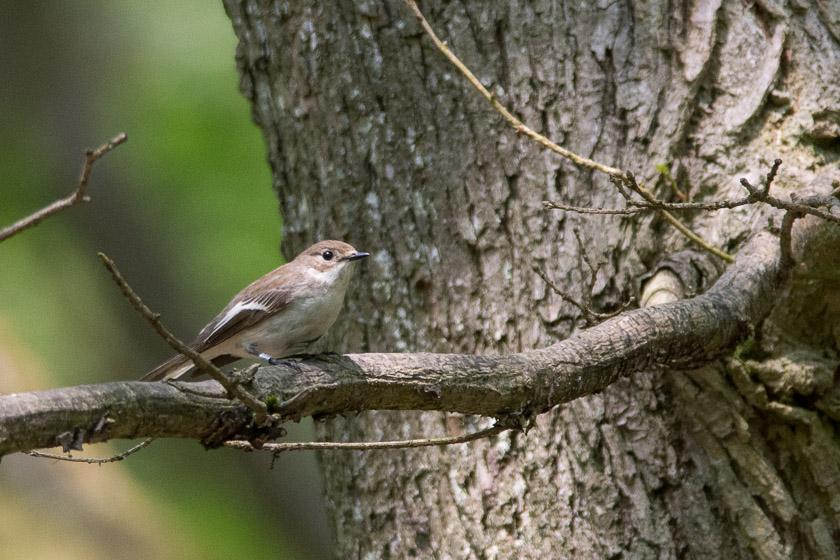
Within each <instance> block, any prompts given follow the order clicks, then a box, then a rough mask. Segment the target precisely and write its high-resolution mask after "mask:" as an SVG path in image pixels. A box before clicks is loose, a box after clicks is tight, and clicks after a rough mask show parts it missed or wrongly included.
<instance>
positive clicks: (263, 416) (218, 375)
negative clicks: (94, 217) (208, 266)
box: [99, 253, 271, 425]
mask: <svg viewBox="0 0 840 560" xmlns="http://www.w3.org/2000/svg"><path fill="white" fill-rule="evenodd" d="M99 258H100V259H102V262H103V264H104V265H105V268H107V269H108V271H109V272H110V273H111V276H113V278H114V281H115V282H116V283H117V285H118V286H119V287H120V289H121V290H122V293H123V294H124V295H125V297H126V298H128V300H129V301H130V302H131V305H133V306H134V309H136V310H137V311H138V312H139V313H140V314H141V315H142V316H143V317H144V318H145V319H146V320H147V321H148V322H149V324H151V325H152V328H153V329H155V332H157V333H158V334H159V335H160V336H161V338H163V339H164V340H165V341H166V343H167V344H169V346H171V347H172V349H174V350H175V351H176V352H178V353H180V354H182V355H184V356H186V357H187V358H189V359H190V360H192V362H193V364H195V366H196V367H197V368H198V369H200V370H202V371H204V372H206V373H208V374H209V375H210V377H212V378H213V379H215V380H216V381H218V382H219V384H220V385H221V386H222V387H224V388H225V390H227V392H228V393H229V394H230V395H232V396H234V397H236V398H237V399H239V400H240V401H242V402H243V404H245V406H247V407H248V408H250V409H251V410H253V411H254V414H256V421H257V423H258V424H260V425H265V424H266V423H268V422H270V421H271V420H270V418H271V417H270V416H269V414H268V408H267V407H266V405H265V403H263V402H260V401H259V400H257V399H256V398H255V397H254V396H253V395H251V393H249V392H248V391H246V390H245V389H243V388H242V386H241V385H239V383H237V382H235V381H233V380H231V379H228V377H227V376H226V375H225V374H224V372H222V370H220V369H219V368H218V367H216V366H215V365H214V364H213V363H212V362H210V361H208V360H206V359H205V358H204V357H203V356H202V355H201V354H199V353H198V352H196V351H195V350H193V349H192V348H190V347H189V346H187V345H186V344H184V343H183V342H181V341H180V340H178V339H177V338H175V335H173V334H172V333H171V332H169V330H167V329H166V327H164V326H163V324H162V323H161V321H160V314H158V313H153V312H152V310H151V309H149V308H148V307H146V304H144V303H143V301H142V300H141V299H140V296H138V295H137V294H136V293H135V292H134V290H133V289H131V286H129V285H128V282H126V280H125V278H123V276H122V275H121V274H120V271H119V270H117V265H115V264H114V261H112V260H111V259H109V258H108V257H107V256H106V255H105V253H99Z"/></svg>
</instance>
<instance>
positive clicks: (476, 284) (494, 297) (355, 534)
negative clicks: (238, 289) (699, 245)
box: [225, 0, 840, 558]
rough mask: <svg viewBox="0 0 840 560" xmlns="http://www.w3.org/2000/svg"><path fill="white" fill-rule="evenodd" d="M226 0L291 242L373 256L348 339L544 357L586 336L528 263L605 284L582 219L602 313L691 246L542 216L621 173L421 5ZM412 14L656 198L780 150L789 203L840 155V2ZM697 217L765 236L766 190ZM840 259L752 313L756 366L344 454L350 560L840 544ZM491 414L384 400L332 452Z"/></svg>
mask: <svg viewBox="0 0 840 560" xmlns="http://www.w3.org/2000/svg"><path fill="white" fill-rule="evenodd" d="M225 5H226V8H227V10H228V13H229V15H230V17H231V20H232V22H233V25H234V29H235V30H236V33H237V35H238V36H239V38H240V46H239V50H238V63H239V67H240V70H241V73H242V83H241V87H242V90H243V92H244V93H245V95H246V96H248V98H249V99H251V101H252V102H253V114H254V118H255V120H256V122H257V123H258V124H259V126H261V127H262V129H263V131H264V134H265V139H266V144H267V152H268V160H269V162H270V164H271V166H272V169H273V172H274V186H275V188H276V190H277V193H278V197H279V200H280V209H281V213H282V215H283V218H284V224H285V237H284V246H285V249H286V254H288V255H292V254H296V253H297V252H298V251H299V250H301V249H302V248H304V247H306V246H307V245H308V244H309V243H311V242H313V241H314V240H316V239H318V238H342V239H347V240H348V241H350V242H351V243H353V244H354V245H355V246H356V247H359V248H360V249H364V250H367V251H370V252H371V253H372V254H373V257H372V258H371V259H370V262H369V263H367V266H363V267H360V274H359V276H360V279H359V280H360V281H357V282H355V283H354V285H353V287H352V288H351V289H352V291H353V292H354V293H352V294H351V295H350V297H348V304H347V307H348V309H347V312H346V313H345V314H344V315H343V316H342V318H341V319H340V320H339V324H338V325H337V326H336V328H334V329H333V331H332V334H331V335H330V337H331V340H330V346H331V348H332V349H335V350H342V351H390V352H394V351H432V352H463V353H475V354H500V353H509V352H516V351H521V350H526V349H531V348H539V347H542V346H546V345H548V344H550V343H551V342H552V341H555V340H557V339H558V338H564V337H566V336H568V335H569V334H570V333H572V332H574V331H575V330H576V329H578V328H580V327H582V326H583V324H582V320H581V319H580V317H579V314H578V313H577V311H576V310H575V309H574V308H572V307H570V306H569V305H568V304H565V303H564V302H563V301H562V300H561V299H560V298H559V297H558V296H557V295H555V294H553V293H552V291H551V290H549V289H548V288H547V287H546V285H545V283H544V282H543V281H542V280H541V279H540V278H539V277H538V276H537V275H536V274H535V273H534V272H533V270H532V266H533V265H537V266H540V267H541V268H543V269H545V270H547V271H548V274H549V276H550V277H551V278H552V279H553V280H554V282H556V283H557V284H560V285H561V286H563V287H564V289H566V290H567V291H571V292H574V291H576V290H577V291H581V290H584V289H585V286H586V285H587V282H588V277H587V274H588V270H587V268H586V267H585V266H583V265H582V262H581V247H579V246H578V243H577V242H576V240H575V237H574V235H573V231H574V229H575V228H579V230H580V236H581V238H582V240H583V241H584V245H585V250H586V252H587V254H588V255H589V256H590V257H591V258H593V259H595V260H597V261H599V262H601V263H603V266H602V267H601V269H600V271H599V273H598V277H597V281H596V283H595V288H594V294H593V296H594V301H595V303H596V304H597V305H598V306H599V307H602V308H611V307H615V306H617V305H619V304H620V303H621V302H622V301H624V300H625V299H627V298H628V297H629V296H630V295H632V294H633V293H634V291H635V290H636V287H637V286H638V283H639V278H640V276H641V275H642V274H643V273H645V272H646V271H648V270H650V269H651V268H652V267H653V265H654V264H655V262H656V261H657V260H658V259H660V258H661V257H663V256H666V255H668V254H669V253H670V252H672V251H675V250H678V249H680V248H682V247H683V246H684V245H685V241H684V239H683V238H682V237H680V236H678V235H677V234H675V232H674V231H673V230H672V229H670V228H669V227H668V226H667V225H666V224H665V223H663V222H661V221H660V220H658V219H655V218H654V217H647V218H640V217H632V218H620V217H609V216H608V217H599V216H585V217H581V216H579V215H575V214H570V213H564V212H561V211H547V210H546V209H545V208H543V206H542V204H541V203H542V201H543V200H545V199H557V200H562V201H563V202H565V203H568V204H573V205H579V206H607V207H610V206H620V205H621V203H620V202H619V200H618V197H617V196H616V193H615V191H614V189H613V187H612V185H610V183H609V181H608V180H607V177H605V176H603V175H600V174H597V173H593V172H590V171H587V170H581V169H577V168H575V167H574V166H573V165H571V164H569V163H568V162H566V161H563V160H562V159H560V158H559V157H558V156H556V155H554V154H551V153H548V152H547V151H545V150H543V149H541V148H540V147H539V146H538V145H536V144H535V143H533V142H532V141H530V140H528V139H527V138H523V137H518V136H517V135H516V134H514V133H513V132H512V130H511V129H510V127H509V125H507V124H506V123H505V122H504V121H503V120H502V119H501V118H500V117H499V115H498V114H496V113H494V112H493V110H492V108H491V107H489V105H487V104H486V102H485V101H484V100H483V99H481V98H480V97H479V96H478V95H477V94H476V93H475V92H474V91H472V90H471V89H470V88H469V86H468V84H467V83H466V81H465V80H464V79H463V78H462V77H461V76H460V75H459V74H458V73H457V71H456V70H455V69H454V68H453V67H452V66H450V65H449V63H448V62H447V61H446V60H445V59H444V58H443V57H442V56H441V55H440V53H439V52H437V51H436V50H435V48H434V47H433V45H432V43H431V42H430V41H429V39H428V37H427V36H426V35H425V34H424V33H423V31H422V30H421V29H420V27H419V25H418V24H417V21H416V20H415V19H414V17H413V15H412V14H411V13H410V11H409V10H408V9H407V8H406V6H405V5H404V4H403V3H402V2H400V1H397V0H385V1H383V2H371V1H369V0H358V1H355V2H336V3H333V2H317V1H314V0H297V1H295V2H280V1H276V2H271V1H268V0H266V1H259V0H225ZM420 8H421V9H423V10H424V11H425V13H426V16H427V18H428V19H429V21H430V22H431V24H432V26H433V27H435V28H436V29H437V31H438V33H439V35H441V37H442V38H443V39H445V40H448V42H449V45H450V47H451V48H452V49H453V50H454V51H455V52H456V53H457V54H458V55H459V56H460V57H461V58H462V60H463V61H464V62H465V63H466V64H467V65H468V66H470V67H471V69H472V70H473V71H474V72H475V74H476V75H477V76H478V77H479V79H480V80H481V81H482V83H484V84H485V86H487V87H489V88H490V89H491V91H493V92H494V94H495V95H496V96H497V97H498V98H499V99H500V100H502V101H503V103H505V104H506V105H507V106H508V107H510V108H511V109H512V110H513V111H514V113H515V114H516V115H517V116H519V117H520V118H522V120H524V121H525V122H527V123H530V124H531V125H532V126H533V127H534V128H537V129H538V130H539V131H540V132H542V133H544V134H545V135H547V136H549V137H550V138H552V139H554V140H555V141H557V142H559V143H561V144H562V145H563V146H564V147H566V148H568V149H571V150H573V151H575V152H577V153H579V154H581V155H584V156H587V157H590V158H593V159H595V160H597V161H600V162H603V163H606V164H608V165H612V166H614V167H618V168H621V169H628V170H631V171H633V172H634V173H635V174H636V176H637V177H639V178H640V179H641V180H643V181H645V182H646V183H647V184H649V185H652V186H655V187H656V190H657V192H659V193H661V195H662V196H666V194H665V193H667V186H666V181H664V180H663V179H662V177H661V175H660V174H659V172H657V171H656V170H655V168H654V165H655V164H663V165H667V166H668V168H669V170H670V174H671V175H672V176H673V177H674V178H675V179H676V181H677V183H678V184H679V185H680V186H681V187H682V188H683V189H684V190H690V191H691V193H692V196H693V197H695V198H698V199H715V198H722V197H731V196H733V195H736V194H738V195H740V194H741V192H740V191H741V187H740V186H739V185H738V181H737V178H738V177H740V176H744V175H746V176H747V177H749V178H750V179H751V180H753V182H754V184H755V183H757V182H758V181H757V180H756V179H757V178H758V177H760V176H761V175H762V174H763V173H766V171H767V169H768V168H769V162H771V161H772V160H773V159H774V158H776V157H780V158H782V159H783V160H784V161H785V165H784V166H783V167H782V172H781V174H780V176H779V178H778V179H777V182H776V184H775V186H774V188H776V189H779V190H780V191H793V190H796V189H799V188H801V187H803V186H805V185H808V184H810V183H811V182H812V181H813V180H814V179H815V177H818V176H825V174H826V173H827V172H828V171H829V170H831V168H832V167H833V168H834V169H836V164H837V161H838V157H840V72H838V71H837V69H838V68H840V44H839V43H838V42H839V41H840V5H838V4H837V3H836V2H831V1H828V0H812V1H807V0H790V1H788V2H784V1H780V0H761V1H757V2H741V1H730V2H721V1H720V0H717V1H715V0H709V1H706V0H696V1H694V2H688V1H682V2H676V3H673V2H672V3H667V2H649V3H627V2H617V3H616V2H612V3H602V2H589V1H579V2H575V1H572V2H561V3H556V2H545V1H536V2H507V1H501V0H494V1H489V0H474V1H452V2H422V3H421V4H420ZM689 218H690V219H691V220H692V225H693V227H694V229H695V230H696V231H698V232H700V233H701V234H702V236H703V237H704V238H705V239H706V240H708V241H709V242H711V243H712V244H714V245H716V246H718V247H722V248H724V249H727V250H733V249H735V248H736V247H738V246H739V244H741V243H742V242H743V241H744V240H745V238H746V236H747V235H748V234H749V232H751V231H753V230H754V229H755V228H756V226H758V225H764V224H766V225H767V226H768V227H770V228H772V227H774V224H773V223H770V222H772V221H773V219H774V218H773V216H770V215H769V214H768V213H767V211H766V210H765V209H762V208H758V207H748V208H741V209H738V210H735V211H724V212H717V213H701V214H697V215H694V216H691V217H689ZM775 225H776V226H777V225H778V223H776V224H775ZM832 259H833V260H832ZM837 265H838V259H837V257H836V255H832V254H828V255H823V256H821V257H820V258H819V259H814V261H813V262H810V263H809V267H810V268H809V269H808V275H806V274H804V273H802V272H801V271H800V273H799V276H798V281H795V282H794V283H793V284H792V289H791V290H790V291H789V293H787V295H786V296H785V297H784V298H783V300H782V301H780V302H779V304H778V307H777V310H776V312H775V313H774V316H773V317H771V320H768V321H767V322H766V323H765V324H763V325H761V326H759V328H758V329H757V340H758V344H756V345H754V346H753V351H752V353H751V354H750V355H749V356H748V357H749V358H751V359H742V360H735V359H728V360H721V361H720V362H719V363H718V364H717V365H715V366H712V367H705V368H703V369H700V370H690V371H666V370H654V371H649V372H647V373H645V374H640V375H635V376H633V377H632V378H628V379H624V380H622V381H619V382H617V383H615V384H614V385H612V386H611V387H610V388H609V389H607V390H605V391H604V392H602V393H600V394H597V395H592V396H589V397H586V398H582V399H579V400H577V401H575V402H573V403H571V404H569V405H566V406H563V407H561V408H559V409H556V410H554V411H552V412H550V413H548V414H544V415H541V416H539V417H537V419H536V426H535V427H534V428H533V429H532V430H530V431H529V432H527V433H524V434H523V433H506V434H503V435H501V436H499V437H497V438H495V439H494V440H492V441H483V442H478V443H473V444H470V445H466V446H461V447H457V448H449V449H441V450H429V449H421V450H412V451H403V452H395V451H383V452H373V453H355V452H354V453H344V452H333V453H325V454H323V455H322V456H321V461H322V465H323V471H324V473H325V475H324V476H325V479H326V494H327V503H328V507H329V510H330V514H331V518H332V522H333V526H334V530H335V536H336V543H337V544H336V546H337V550H338V556H339V557H342V558H362V557H365V558H371V557H393V558H405V557H412V556H417V557H430V556H434V557H440V558H449V557H452V558H514V557H516V558H548V557H573V556H574V557H578V558H602V557H618V556H622V557H628V558H673V557H689V558H719V557H721V554H722V551H725V552H726V555H727V557H731V558H753V557H759V558H787V557H797V558H833V557H836V556H837V555H838V550H840V549H839V548H838V544H837V543H838V535H840V460H839V459H840V443H838V441H837V440H836V439H835V438H834V435H833V434H834V431H833V430H834V426H835V424H834V423H835V422H836V421H837V420H838V419H840V415H838V414H837V400H838V399H840V384H838V383H837V382H836V380H835V373H836V371H837V369H836V368H837V366H836V361H832V360H836V358H837V348H838V339H839V338H840V331H838V328H837V326H836V325H837V324H838V321H837V319H838V311H840V302H838V299H837V296H836V286H837V275H836V274H837V273H836V270H837ZM832 267H833V268H832ZM832 287H833V288H835V290H834V292H833V293H832V291H831V290H830V288H832ZM697 344H698V345H702V344H703V341H702V340H698V341H697ZM745 357H747V356H746V355H745ZM484 422H485V421H484V420H482V419H477V418H467V419H462V418H461V417H458V416H453V415H442V414H439V413H394V412H375V413H365V414H362V415H359V416H358V417H353V418H339V419H332V420H328V421H326V422H324V423H323V424H322V425H321V427H320V431H321V435H322V436H323V437H324V438H325V439H334V440H348V439H349V440H375V439H380V438H383V437H422V436H430V437H431V436H440V435H444V434H453V433H459V432H462V431H464V430H466V429H469V428H470V427H473V426H474V425H482V424H483V423H484Z"/></svg>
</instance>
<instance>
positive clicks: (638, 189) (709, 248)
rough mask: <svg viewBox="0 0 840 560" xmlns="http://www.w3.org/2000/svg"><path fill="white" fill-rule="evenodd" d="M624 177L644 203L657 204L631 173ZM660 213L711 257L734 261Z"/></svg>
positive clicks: (666, 212)
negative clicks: (711, 255) (710, 254)
mask: <svg viewBox="0 0 840 560" xmlns="http://www.w3.org/2000/svg"><path fill="white" fill-rule="evenodd" d="M625 176H626V184H627V185H628V186H630V187H631V188H633V190H635V191H636V192H637V193H639V194H640V195H641V196H642V197H643V198H644V199H645V200H646V201H648V202H649V203H651V204H656V203H658V200H657V199H656V197H655V196H653V193H651V192H650V191H649V190H648V189H647V188H646V187H645V186H644V185H640V184H639V183H637V182H636V178H635V177H634V176H633V174H632V173H630V172H628V173H626V174H625ZM660 213H661V214H662V216H663V217H664V218H665V219H666V220H668V221H669V222H671V225H672V226H674V227H675V228H677V230H678V231H680V232H681V233H682V234H683V235H685V236H686V237H688V238H689V239H690V240H691V241H693V242H694V243H695V244H696V245H699V246H700V247H702V248H703V249H705V250H707V251H709V252H710V253H712V254H713V255H716V256H718V257H720V258H721V259H723V260H724V261H726V262H728V263H731V262H733V261H734V260H735V259H734V258H733V257H732V255H730V254H729V253H726V252H724V251H721V250H720V249H718V248H716V247H712V246H711V245H709V244H708V243H706V242H705V241H704V240H703V238H701V237H700V236H699V235H697V234H696V233H694V232H693V231H691V230H690V229H688V228H687V227H686V226H685V225H684V224H683V223H682V222H681V221H679V220H678V219H677V218H676V217H675V216H674V215H673V214H671V213H670V212H668V211H667V210H660Z"/></svg>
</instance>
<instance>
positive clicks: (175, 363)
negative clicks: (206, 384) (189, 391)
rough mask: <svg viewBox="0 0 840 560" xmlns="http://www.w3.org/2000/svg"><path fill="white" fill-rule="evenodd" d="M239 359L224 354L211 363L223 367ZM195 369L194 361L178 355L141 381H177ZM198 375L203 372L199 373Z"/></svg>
mask: <svg viewBox="0 0 840 560" xmlns="http://www.w3.org/2000/svg"><path fill="white" fill-rule="evenodd" d="M238 359H239V358H238V357H236V356H230V355H228V354H222V355H221V356H216V357H215V358H213V359H211V360H210V361H211V362H213V365H215V366H216V367H222V366H226V365H227V364H229V363H231V362H235V361H236V360H238ZM194 367H195V366H194V365H193V363H192V360H190V359H189V358H187V357H186V356H184V355H181V354H178V355H177V356H172V357H171V358H169V359H168V360H166V361H165V362H163V363H162V364H160V365H159V366H158V367H156V368H155V369H153V370H152V371H150V372H149V373H147V374H146V375H144V376H143V377H141V378H140V381H166V380H168V379H175V378H177V377H181V376H182V375H184V374H185V373H186V372H188V371H190V370H191V369H193V368H194ZM197 373H201V372H200V371H198V372H197Z"/></svg>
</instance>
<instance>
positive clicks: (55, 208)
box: [0, 132, 128, 242]
mask: <svg viewBox="0 0 840 560" xmlns="http://www.w3.org/2000/svg"><path fill="white" fill-rule="evenodd" d="M126 140H128V137H127V136H126V135H125V133H122V132H121V133H120V134H118V135H117V136H115V137H114V138H112V139H111V141H110V142H108V143H107V144H103V145H101V146H99V147H98V148H96V149H95V150H87V152H85V162H84V165H83V166H82V175H81V177H80V178H79V186H78V187H77V188H76V190H75V191H73V192H72V193H71V194H70V195H69V196H67V197H65V198H62V199H60V200H56V201H55V202H53V203H52V204H50V205H48V206H45V207H44V208H41V209H40V210H38V211H37V212H34V213H32V214H30V215H29V216H26V217H25V218H22V219H20V220H18V221H17V222H15V223H13V224H12V225H10V226H8V227H6V228H3V230H0V242H3V241H5V240H6V239H8V238H10V237H12V236H13V235H16V234H18V233H20V232H22V231H23V230H25V229H28V228H31V227H33V226H37V225H38V224H39V223H41V222H42V221H43V220H45V219H46V218H49V217H50V216H52V215H53V214H57V213H58V212H61V211H62V210H64V209H65V208H70V207H71V206H76V205H77V204H81V203H83V202H87V201H88V200H90V197H88V196H85V190H86V189H87V186H88V180H89V179H90V171H91V168H92V167H93V162H95V161H96V160H98V159H99V158H101V157H102V156H104V155H105V154H107V153H108V152H110V151H111V150H113V149H114V148H116V147H117V146H119V145H120V144H123V143H124V142H125V141H126Z"/></svg>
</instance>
